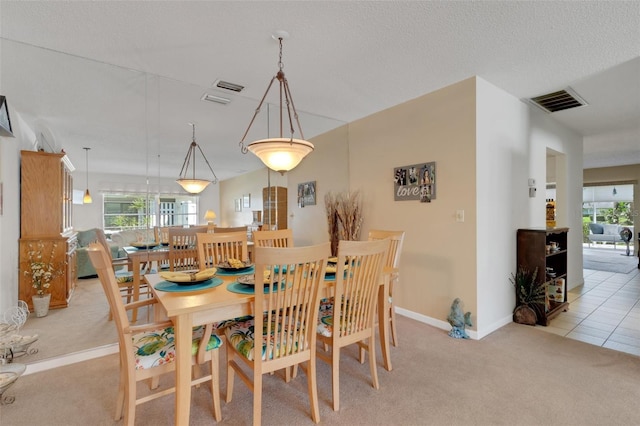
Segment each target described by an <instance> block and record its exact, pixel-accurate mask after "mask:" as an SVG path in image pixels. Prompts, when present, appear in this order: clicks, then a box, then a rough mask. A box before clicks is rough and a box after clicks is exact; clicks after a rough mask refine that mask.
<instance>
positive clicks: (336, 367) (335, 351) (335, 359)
mask: <svg viewBox="0 0 640 426" xmlns="http://www.w3.org/2000/svg"><path fill="white" fill-rule="evenodd" d="M331 389H332V392H333V411H338V410H339V409H340V349H339V348H336V347H335V346H333V347H332V348H331Z"/></svg>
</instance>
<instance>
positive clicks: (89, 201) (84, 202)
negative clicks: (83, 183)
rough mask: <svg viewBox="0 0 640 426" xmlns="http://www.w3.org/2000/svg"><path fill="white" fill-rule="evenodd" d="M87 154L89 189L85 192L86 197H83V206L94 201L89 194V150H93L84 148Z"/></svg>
mask: <svg viewBox="0 0 640 426" xmlns="http://www.w3.org/2000/svg"><path fill="white" fill-rule="evenodd" d="M82 149H84V150H85V153H86V165H87V189H86V190H85V191H84V197H82V204H91V203H92V202H93V199H92V198H91V194H90V193H89V150H90V149H91V148H82Z"/></svg>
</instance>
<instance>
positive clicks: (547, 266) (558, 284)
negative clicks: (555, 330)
mask: <svg viewBox="0 0 640 426" xmlns="http://www.w3.org/2000/svg"><path fill="white" fill-rule="evenodd" d="M568 232H569V228H546V229H518V241H517V251H518V253H517V265H516V268H519V267H524V268H525V269H527V270H528V271H530V272H533V271H535V270H536V269H537V270H538V274H537V276H536V280H537V282H538V283H539V284H541V285H544V286H545V289H546V291H545V296H546V297H545V306H540V307H539V309H537V311H538V313H543V314H542V315H539V318H538V324H540V325H549V321H551V319H553V318H554V317H555V316H556V315H558V314H559V313H560V312H562V311H566V310H567V309H568V307H569V303H568V302H567V253H568V250H567V233H568ZM553 243H555V245H556V247H557V249H555V250H551V246H552V245H553ZM547 246H548V247H549V249H547ZM518 300H519V295H518V294H516V304H517V303H518Z"/></svg>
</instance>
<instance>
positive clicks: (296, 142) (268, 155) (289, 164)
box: [247, 138, 313, 173]
mask: <svg viewBox="0 0 640 426" xmlns="http://www.w3.org/2000/svg"><path fill="white" fill-rule="evenodd" d="M247 148H248V149H249V151H251V152H252V153H253V154H255V155H256V156H257V157H258V158H259V159H260V160H262V162H263V163H264V164H265V165H266V166H267V167H268V168H270V169H271V170H275V171H277V172H280V173H284V172H287V171H289V170H291V169H293V168H295V167H296V166H297V165H298V164H300V162H301V161H302V159H303V158H304V157H306V156H307V154H309V153H310V152H311V151H313V144H311V143H310V142H307V141H305V140H302V139H285V138H271V139H261V140H259V141H255V142H251V143H250V144H249V146H248V147H247Z"/></svg>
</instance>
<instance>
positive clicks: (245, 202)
mask: <svg viewBox="0 0 640 426" xmlns="http://www.w3.org/2000/svg"><path fill="white" fill-rule="evenodd" d="M242 207H244V208H245V209H248V208H249V207H251V194H244V195H243V196H242Z"/></svg>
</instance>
